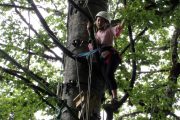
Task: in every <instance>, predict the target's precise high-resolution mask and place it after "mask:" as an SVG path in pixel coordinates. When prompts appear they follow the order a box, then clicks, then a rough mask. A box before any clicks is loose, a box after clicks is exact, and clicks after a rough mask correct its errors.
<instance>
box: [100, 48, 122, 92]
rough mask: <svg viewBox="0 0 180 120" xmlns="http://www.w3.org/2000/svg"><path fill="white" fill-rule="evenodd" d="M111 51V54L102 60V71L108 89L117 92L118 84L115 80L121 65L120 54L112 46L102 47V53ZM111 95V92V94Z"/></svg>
mask: <svg viewBox="0 0 180 120" xmlns="http://www.w3.org/2000/svg"><path fill="white" fill-rule="evenodd" d="M103 51H109V52H110V54H108V56H107V57H106V58H101V60H102V61H101V69H102V73H103V76H104V79H105V80H106V83H107V87H108V89H109V90H110V91H111V90H115V89H117V83H116V80H115V76H114V73H115V71H116V69H117V67H118V65H119V63H120V56H119V54H118V52H117V51H116V50H115V49H114V48H113V47H111V46H108V47H102V48H101V52H103ZM110 93H111V92H110Z"/></svg>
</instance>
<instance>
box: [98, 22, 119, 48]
mask: <svg viewBox="0 0 180 120" xmlns="http://www.w3.org/2000/svg"><path fill="white" fill-rule="evenodd" d="M121 32H122V27H121V26H119V25H117V26H115V27H109V28H107V29H106V30H98V31H97V33H96V42H97V44H101V45H105V46H112V45H113V40H114V37H118V36H119V35H120V33H121Z"/></svg>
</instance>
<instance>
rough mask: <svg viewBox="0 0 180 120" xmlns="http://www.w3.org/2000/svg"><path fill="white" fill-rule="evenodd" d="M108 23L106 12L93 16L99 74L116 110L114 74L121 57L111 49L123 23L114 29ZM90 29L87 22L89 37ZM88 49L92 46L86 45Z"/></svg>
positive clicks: (91, 25)
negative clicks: (98, 52) (100, 73)
mask: <svg viewBox="0 0 180 120" xmlns="http://www.w3.org/2000/svg"><path fill="white" fill-rule="evenodd" d="M110 23H111V20H110V16H109V14H108V13H107V12H106V11H100V12H99V13H97V15H96V16H95V27H96V29H97V31H96V33H95V44H96V46H97V48H100V66H101V70H102V71H101V72H102V74H103V77H104V79H105V80H106V85H107V87H108V89H109V91H110V93H111V95H112V101H111V103H112V105H114V108H116V106H117V104H116V103H117V83H116V80H115V77H114V73H115V71H116V69H117V67H118V65H119V63H120V61H121V57H120V56H119V54H118V52H117V51H116V50H115V48H114V47H113V42H114V38H115V37H118V36H119V35H120V34H121V32H122V29H123V26H124V21H122V22H121V23H119V24H117V25H116V26H114V27H112V26H111V24H110ZM92 27H93V24H92V23H90V22H88V24H87V30H88V32H89V35H90V34H92V33H90V32H91V31H90V30H92ZM88 47H89V49H90V50H93V45H92V44H91V43H90V44H89V45H88ZM116 109H117V108H116Z"/></svg>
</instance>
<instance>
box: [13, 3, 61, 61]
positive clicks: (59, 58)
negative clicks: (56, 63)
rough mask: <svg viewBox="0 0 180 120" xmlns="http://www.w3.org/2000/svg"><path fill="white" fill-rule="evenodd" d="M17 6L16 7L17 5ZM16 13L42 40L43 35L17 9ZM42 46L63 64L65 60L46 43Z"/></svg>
mask: <svg viewBox="0 0 180 120" xmlns="http://www.w3.org/2000/svg"><path fill="white" fill-rule="evenodd" d="M12 4H13V5H15V3H14V2H12ZM15 6H16V5H15ZM15 11H16V13H17V14H18V15H19V16H20V18H21V19H22V20H23V21H24V22H25V23H26V25H27V26H28V27H29V28H30V29H31V30H32V31H33V32H34V33H35V34H36V36H37V37H39V38H41V35H40V34H38V32H37V31H36V30H35V29H34V28H33V27H32V25H31V24H30V23H28V22H27V20H26V19H25V18H24V17H23V16H22V14H21V13H20V12H19V11H18V10H17V8H16V7H15ZM42 45H43V46H44V47H45V48H46V49H47V50H48V51H49V52H50V53H52V54H53V55H54V56H55V57H56V59H57V60H60V62H62V63H63V59H62V58H61V57H59V56H58V55H57V54H56V53H55V52H54V51H52V50H51V49H50V48H49V47H48V46H47V45H46V44H45V43H42ZM44 57H47V58H48V56H47V55H45V54H44Z"/></svg>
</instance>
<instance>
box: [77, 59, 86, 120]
mask: <svg viewBox="0 0 180 120" xmlns="http://www.w3.org/2000/svg"><path fill="white" fill-rule="evenodd" d="M75 62H76V74H77V81H76V82H77V86H78V90H79V95H80V100H81V103H80V105H81V108H82V107H83V104H82V95H81V86H80V79H79V69H78V61H77V58H75ZM80 112H83V111H80ZM83 120H85V119H84V116H83Z"/></svg>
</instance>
